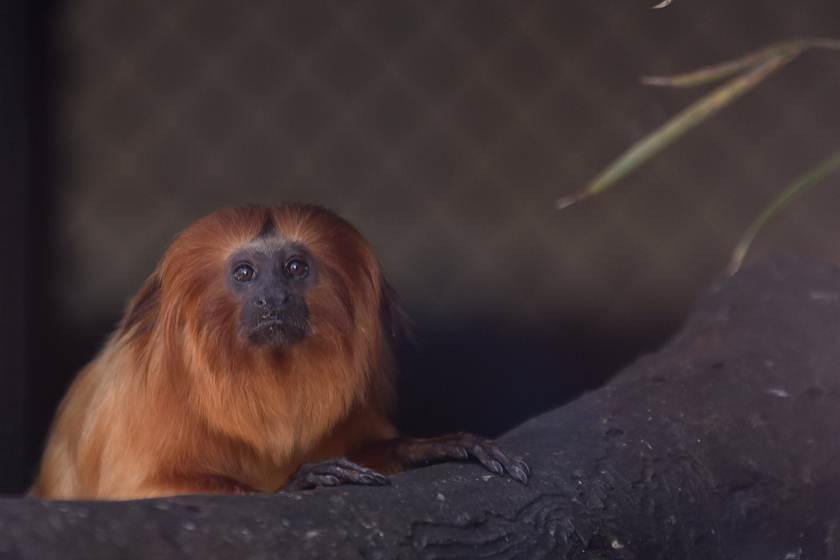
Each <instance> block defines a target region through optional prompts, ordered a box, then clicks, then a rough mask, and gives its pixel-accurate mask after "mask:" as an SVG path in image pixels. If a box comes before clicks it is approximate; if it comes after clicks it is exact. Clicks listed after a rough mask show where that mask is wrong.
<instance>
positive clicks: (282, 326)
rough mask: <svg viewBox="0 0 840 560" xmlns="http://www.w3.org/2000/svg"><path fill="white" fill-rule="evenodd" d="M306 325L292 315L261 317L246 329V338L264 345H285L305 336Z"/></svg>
mask: <svg viewBox="0 0 840 560" xmlns="http://www.w3.org/2000/svg"><path fill="white" fill-rule="evenodd" d="M307 330H308V326H307V324H306V322H304V321H297V320H295V319H294V318H293V317H275V318H271V319H263V320H261V321H260V322H258V323H257V324H256V325H254V327H253V328H251V329H250V330H249V331H248V340H249V341H250V342H252V343H253V344H259V345H265V346H285V345H287V344H293V343H295V342H298V341H300V340H301V339H303V337H305V336H306V333H307Z"/></svg>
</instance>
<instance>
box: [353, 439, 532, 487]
mask: <svg viewBox="0 0 840 560" xmlns="http://www.w3.org/2000/svg"><path fill="white" fill-rule="evenodd" d="M350 458H351V459H352V460H353V461H356V462H358V463H359V464H361V465H365V466H368V467H371V468H374V469H376V470H378V471H381V472H386V473H393V472H399V471H402V470H406V469H412V468H417V467H422V466H425V465H430V464H432V463H443V462H449V461H476V462H478V463H480V464H481V465H482V466H483V467H484V468H486V469H487V470H489V471H491V472H493V473H495V474H498V475H505V474H507V475H508V476H510V477H511V478H513V479H514V480H517V481H519V482H521V483H522V484H528V476H529V474H530V469H529V468H528V464H527V463H526V462H525V461H524V460H522V459H521V458H520V457H517V456H514V455H511V454H510V453H508V452H506V451H504V450H503V449H502V448H501V447H499V445H498V444H497V443H496V442H494V441H492V440H489V439H485V438H482V437H479V436H476V435H474V434H469V433H464V432H459V433H455V434H448V435H445V436H439V437H434V438H408V437H401V438H392V439H386V440H381V441H377V442H374V443H371V444H369V445H366V446H365V447H363V448H362V449H360V450H359V451H358V452H357V453H354V454H353V455H351V456H350Z"/></svg>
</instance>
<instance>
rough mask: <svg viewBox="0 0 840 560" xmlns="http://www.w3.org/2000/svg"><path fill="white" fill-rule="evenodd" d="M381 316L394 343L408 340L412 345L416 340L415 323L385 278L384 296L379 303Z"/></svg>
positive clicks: (384, 328)
mask: <svg viewBox="0 0 840 560" xmlns="http://www.w3.org/2000/svg"><path fill="white" fill-rule="evenodd" d="M379 315H380V317H381V320H382V328H383V330H384V331H385V334H386V335H387V336H388V338H389V339H391V340H392V341H394V342H397V341H399V340H400V339H407V340H409V341H410V342H411V343H414V342H415V339H414V322H413V321H412V320H411V317H409V316H408V313H406V311H405V309H403V307H402V305H400V301H399V297H397V291H396V290H395V289H394V287H393V286H391V283H390V282H388V280H387V279H384V278H383V282H382V296H381V301H380V303H379Z"/></svg>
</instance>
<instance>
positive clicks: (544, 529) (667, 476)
mask: <svg viewBox="0 0 840 560" xmlns="http://www.w3.org/2000/svg"><path fill="white" fill-rule="evenodd" d="M838 342H840V270H838V269H837V268H836V267H833V266H831V265H827V264H822V263H815V262H813V261H807V260H804V259H796V258H777V259H775V260H772V261H768V262H764V263H763V264H760V265H758V266H756V267H753V268H751V269H748V270H746V271H744V272H742V273H740V274H738V275H737V276H736V277H735V278H733V279H730V280H727V281H725V282H723V283H722V284H721V285H719V286H716V287H714V288H713V289H712V290H710V292H709V293H708V294H707V295H706V296H704V298H703V299H702V301H701V302H700V304H699V305H698V307H697V309H696V311H695V312H694V314H693V315H692V316H691V318H690V320H689V322H688V324H687V326H686V327H685V328H684V329H683V331H682V332H681V334H679V335H678V336H677V337H676V338H675V339H674V340H673V341H672V342H671V343H670V344H669V345H668V346H667V347H666V348H665V349H663V350H662V351H660V352H658V353H656V354H653V355H650V356H647V357H645V358H643V359H641V360H639V361H638V362H637V363H635V364H633V365H632V366H631V367H629V368H627V369H626V370H625V371H624V372H623V373H622V374H620V375H619V376H618V377H617V378H616V379H615V380H614V381H613V382H611V383H610V384H609V385H608V386H606V387H604V388H602V389H600V390H597V391H594V392H592V393H589V394H587V395H585V396H583V397H581V398H580V399H578V400H576V401H574V402H572V403H570V404H568V405H566V406H563V407H561V408H559V409H556V410H554V411H551V412H548V413H546V414H544V415H542V416H540V417H538V418H535V419H533V420H531V421H529V422H526V423H525V424H523V425H521V426H519V427H518V428H516V429H515V430H513V431H511V432H510V433H508V434H507V435H505V436H504V437H503V438H501V441H502V442H503V443H504V444H505V446H506V447H507V448H509V449H510V450H511V451H513V452H516V453H520V454H522V455H523V456H524V457H525V458H526V459H527V460H528V461H529V463H530V465H531V469H532V476H531V484H530V485H529V486H527V487H525V486H522V485H521V484H518V483H517V482H514V481H512V480H509V479H502V478H498V477H496V476H493V475H490V474H488V473H487V472H486V471H484V470H482V469H481V468H480V467H478V466H475V465H466V464H454V465H452V464H450V465H439V466H434V467H429V468H425V469H420V470H416V471H413V472H409V473H404V474H401V475H398V476H395V477H393V479H392V482H393V485H392V486H390V487H375V488H371V487H341V488H329V489H318V490H315V491H311V492H299V493H281V494H278V495H275V496H248V497H200V496H195V497H182V498H174V499H165V500H148V501H139V502H128V503H67V502H55V503H42V502H40V501H37V500H33V499H5V500H0V557H2V558H17V557H26V558H38V559H48V558H91V557H112V558H157V557H175V556H179V557H185V556H186V557H195V558H244V557H251V558H283V559H295V558H341V559H352V558H365V559H373V558H499V559H501V558H508V559H513V558H521V559H534V558H587V559H598V558H604V559H606V558H610V559H630V558H638V559H651V558H668V559H679V558H697V559H704V560H705V559H716V558H746V559H752V558H756V559H779V560H782V559H787V560H796V559H815V558H816V559H819V558H826V559H828V558H840V344H838ZM605 351H608V349H605ZM558 375H562V372H558ZM533 390H534V391H539V390H540V389H539V387H534V388H533Z"/></svg>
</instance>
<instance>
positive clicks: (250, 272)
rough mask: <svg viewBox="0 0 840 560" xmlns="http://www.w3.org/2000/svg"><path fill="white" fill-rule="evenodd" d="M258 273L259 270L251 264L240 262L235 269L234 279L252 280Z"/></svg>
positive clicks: (241, 280)
mask: <svg viewBox="0 0 840 560" xmlns="http://www.w3.org/2000/svg"><path fill="white" fill-rule="evenodd" d="M256 275H257V271H256V270H254V267H253V266H251V265H249V264H240V265H239V266H237V267H236V268H235V269H234V271H233V279H234V280H236V281H237V282H250V281H251V280H253V279H254V276H256Z"/></svg>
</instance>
